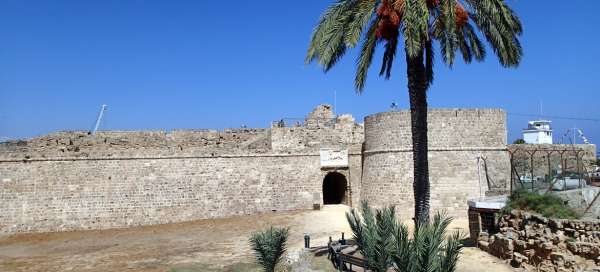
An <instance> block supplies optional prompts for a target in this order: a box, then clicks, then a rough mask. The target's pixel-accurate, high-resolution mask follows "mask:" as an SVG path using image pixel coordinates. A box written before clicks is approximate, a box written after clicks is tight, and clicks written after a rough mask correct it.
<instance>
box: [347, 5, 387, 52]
mask: <svg viewBox="0 0 600 272" xmlns="http://www.w3.org/2000/svg"><path fill="white" fill-rule="evenodd" d="M354 1H357V0H354ZM357 2H358V3H357V4H356V7H355V8H354V9H352V11H353V13H352V18H351V19H350V23H348V25H347V29H346V32H345V35H344V43H345V44H346V46H348V47H351V48H352V47H355V46H356V44H358V41H359V40H360V37H361V35H362V33H363V30H364V29H365V28H366V26H367V25H368V24H369V21H371V19H372V18H373V17H374V14H375V9H376V8H377V5H379V3H380V2H381V1H379V0H377V1H357Z"/></svg>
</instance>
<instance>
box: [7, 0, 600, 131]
mask: <svg viewBox="0 0 600 272" xmlns="http://www.w3.org/2000/svg"><path fill="white" fill-rule="evenodd" d="M508 2H509V4H510V5H511V6H512V7H513V8H514V9H515V10H516V11H517V13H518V14H519V16H520V17H521V19H522V22H523V25H524V34H523V36H522V38H521V41H522V44H523V48H524V58H523V61H522V63H521V65H520V66H519V68H517V69H504V68H502V67H501V66H500V65H499V63H498V61H497V59H496V58H495V56H494V55H493V54H491V52H489V54H488V57H487V59H486V60H485V62H483V63H472V64H471V65H464V64H462V63H460V62H459V64H457V65H455V67H453V68H452V69H449V68H447V67H446V66H444V65H443V64H441V63H436V65H437V66H436V70H435V72H436V74H435V81H434V85H433V86H432V88H431V89H430V90H429V104H430V106H431V107H443V108H455V107H468V108H483V107H493V108H503V109H505V110H506V111H507V112H508V113H509V116H508V128H509V132H508V136H509V141H512V140H514V139H515V138H517V137H520V129H521V128H523V127H525V126H526V122H527V120H528V119H531V118H530V117H524V116H517V115H513V113H519V114H538V113H539V111H540V110H539V108H540V107H539V104H540V102H542V104H543V112H544V114H547V115H553V116H566V117H575V118H595V119H600V106H599V105H600V99H599V96H598V93H599V92H598V89H599V86H600V84H599V83H600V64H599V60H600V50H598V44H600V30H598V28H597V26H598V25H600V16H597V11H598V10H600V1H590V0H573V1H568V4H564V3H563V5H562V6H559V5H558V2H557V3H552V4H548V3H547V4H544V5H540V3H538V1H525V0H508ZM329 4H330V2H329V1H322V0H321V1H318V0H312V1H242V0H239V1H141V0H139V1H20V0H0V25H2V27H1V28H0V41H1V42H0V138H1V137H9V138H24V137H32V136H36V135H42V134H45V133H49V132H52V131H58V130H88V129H90V128H91V127H92V125H93V123H94V120H95V118H96V115H97V112H98V110H99V108H100V105H101V104H108V105H109V109H108V111H107V114H106V118H105V122H104V123H103V124H102V126H101V128H102V129H113V130H137V129H166V130H170V129H178V128H217V129H222V128H227V127H239V126H241V125H247V126H249V127H267V126H269V122H270V121H271V120H276V119H279V118H282V117H302V116H304V115H305V114H306V113H307V112H308V111H310V110H311V109H312V108H313V107H314V106H315V105H317V104H319V103H324V102H325V103H333V100H334V91H336V92H337V112H338V113H352V114H353V115H354V116H355V117H356V118H357V119H359V120H361V119H362V118H363V117H364V116H365V115H368V114H370V113H375V112H380V111H385V110H388V109H389V105H390V104H391V102H392V101H396V102H397V103H398V104H399V105H400V107H401V108H407V107H408V96H407V90H406V76H405V73H406V72H405V66H404V64H403V62H402V61H400V60H402V59H403V57H399V58H397V60H399V61H397V62H396V63H395V66H394V69H393V74H392V78H391V79H390V80H387V81H386V80H384V79H382V78H379V77H378V76H377V72H378V68H379V64H380V58H377V60H376V61H375V62H374V67H373V69H372V70H371V73H370V74H369V79H368V82H367V86H366V89H365V91H364V93H363V94H362V95H357V94H356V93H355V92H354V89H353V77H354V62H355V59H356V50H354V51H352V52H350V53H349V54H347V55H346V57H345V58H344V59H343V60H342V61H341V62H339V63H338V65H337V67H335V68H334V69H333V70H332V71H331V72H329V73H327V74H324V73H323V72H322V69H321V68H320V67H318V66H317V65H315V64H313V65H309V66H306V65H304V63H303V60H304V55H305V52H306V47H307V44H308V41H309V37H310V33H311V31H312V28H313V27H314V25H315V23H316V22H317V20H318V18H319V15H320V14H321V12H322V11H323V10H324V9H325V8H326V7H327V6H328V5H329ZM379 53H381V50H380V51H379ZM552 120H553V122H554V128H555V139H556V140H557V139H558V138H560V135H562V134H563V133H564V132H565V130H566V129H567V128H569V127H573V126H577V127H580V128H582V129H583V131H584V133H585V134H586V135H587V136H588V138H590V139H591V141H592V142H595V143H599V142H600V122H598V121H583V120H567V119H552Z"/></svg>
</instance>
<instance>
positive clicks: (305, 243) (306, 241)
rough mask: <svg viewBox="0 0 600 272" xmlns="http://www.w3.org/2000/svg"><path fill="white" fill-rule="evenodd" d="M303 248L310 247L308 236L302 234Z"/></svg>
mask: <svg viewBox="0 0 600 272" xmlns="http://www.w3.org/2000/svg"><path fill="white" fill-rule="evenodd" d="M304 248H310V236H309V235H308V234H304Z"/></svg>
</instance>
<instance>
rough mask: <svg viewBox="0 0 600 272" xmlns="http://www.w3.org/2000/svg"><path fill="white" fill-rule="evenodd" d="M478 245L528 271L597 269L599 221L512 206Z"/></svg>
mask: <svg viewBox="0 0 600 272" xmlns="http://www.w3.org/2000/svg"><path fill="white" fill-rule="evenodd" d="M498 225H499V227H500V232H499V233H496V234H494V235H492V236H488V234H487V233H485V232H482V233H481V234H480V235H479V239H478V246H479V247H480V248H481V249H483V250H485V251H487V252H489V253H490V254H492V255H494V256H496V257H498V258H501V259H505V260H510V263H511V265H512V266H513V267H521V268H524V269H525V270H527V271H548V272H550V271H552V272H555V271H600V221H598V220H590V221H583V220H564V219H548V218H545V217H543V216H541V215H538V214H533V213H528V212H523V211H518V210H513V211H512V212H511V213H510V214H506V215H503V216H502V217H501V218H500V220H499V223H498Z"/></svg>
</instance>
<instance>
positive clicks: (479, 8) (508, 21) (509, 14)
mask: <svg viewBox="0 0 600 272" xmlns="http://www.w3.org/2000/svg"><path fill="white" fill-rule="evenodd" d="M465 1H466V2H467V3H468V4H469V6H470V8H471V12H469V17H470V18H471V19H472V20H473V22H474V23H475V24H476V25H477V27H478V28H479V29H480V30H481V32H482V33H483V34H484V36H485V38H486V39H487V40H488V42H489V43H490V45H491V46H492V49H493V51H494V52H495V53H496V55H497V56H498V60H499V61H500V63H501V64H502V65H503V66H505V67H514V66H517V65H518V64H519V62H520V60H521V56H522V55H523V50H522V48H521V44H520V42H519V40H518V35H520V34H521V33H522V26H521V22H520V21H519V19H518V18H517V17H516V15H514V13H513V11H512V10H511V9H510V8H508V6H506V4H505V3H504V1H502V0H465Z"/></svg>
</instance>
